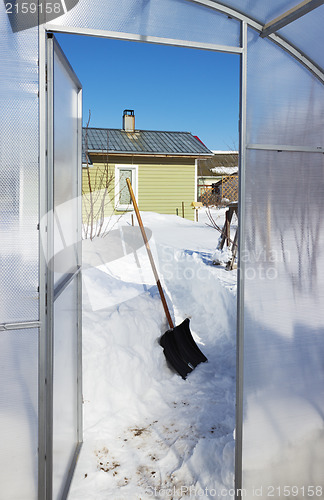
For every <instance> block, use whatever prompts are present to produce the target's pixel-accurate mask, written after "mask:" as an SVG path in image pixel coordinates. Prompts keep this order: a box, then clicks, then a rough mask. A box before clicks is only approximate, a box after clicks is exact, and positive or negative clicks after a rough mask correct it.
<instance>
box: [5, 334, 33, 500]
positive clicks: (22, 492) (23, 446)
mask: <svg viewBox="0 0 324 500" xmlns="http://www.w3.org/2000/svg"><path fill="white" fill-rule="evenodd" d="M37 367H38V330H37V329H29V330H11V331H0V380H1V384H0V443H1V445H0V476H1V485H0V497H1V498H3V499H5V500H17V499H24V500H34V499H35V500H36V499H37V481H38V470H37V467H38V460H37V447H38V368H37Z"/></svg>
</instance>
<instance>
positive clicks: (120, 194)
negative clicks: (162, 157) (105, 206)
mask: <svg viewBox="0 0 324 500" xmlns="http://www.w3.org/2000/svg"><path fill="white" fill-rule="evenodd" d="M127 178H128V179H130V181H131V184H132V187H133V191H134V194H135V198H136V199H137V165H116V167H115V200H116V209H117V210H133V204H132V200H131V197H130V194H129V190H128V187H127V183H126V179H127Z"/></svg>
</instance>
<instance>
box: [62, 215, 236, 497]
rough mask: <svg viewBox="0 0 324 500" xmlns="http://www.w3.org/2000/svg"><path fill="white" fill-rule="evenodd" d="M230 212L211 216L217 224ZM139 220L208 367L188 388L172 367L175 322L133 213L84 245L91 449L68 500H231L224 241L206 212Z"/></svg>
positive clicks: (232, 282)
mask: <svg viewBox="0 0 324 500" xmlns="http://www.w3.org/2000/svg"><path fill="white" fill-rule="evenodd" d="M224 212H225V210H224V209H219V210H217V209H214V210H213V215H214V217H215V218H216V219H217V224H218V225H220V226H221V225H222V224H223V221H224ZM142 218H143V222H144V225H145V227H146V228H147V230H148V234H149V235H150V246H151V249H152V251H153V254H154V257H155V261H156V264H157V268H158V272H159V275H160V279H161V283H162V286H163V289H164V291H165V293H166V296H167V301H168V304H169V307H170V311H171V315H172V316H173V317H174V320H175V324H180V323H181V322H182V321H183V320H184V319H185V318H186V317H188V318H190V328H191V332H192V334H193V336H194V338H195V340H196V342H197V344H198V345H199V347H200V349H201V350H202V351H203V353H204V354H205V355H206V356H207V358H208V362H207V363H202V364H200V365H198V366H197V367H196V369H195V370H194V371H193V372H192V373H190V374H189V375H188V377H187V379H186V380H183V379H182V378H181V377H180V376H179V375H178V374H176V373H175V372H173V371H172V370H171V369H170V368H169V367H168V366H167V363H166V360H165V357H164V354H163V350H162V348H161V347H160V345H159V342H158V340H159V338H160V337H161V335H162V334H163V333H164V332H165V331H166V330H167V329H168V325H167V322H166V319H165V315H164V311H163V307H162V304H161V301H160V297H159V294H158V291H157V287H156V284H155V281H154V277H153V273H152V270H151V268H150V264H149V261H148V257H147V254H146V249H145V247H144V246H143V244H142V242H141V236H140V233H139V228H138V227H132V226H131V225H130V220H131V218H130V214H126V215H125V216H124V217H123V218H121V219H120V220H119V221H118V224H116V225H115V226H114V227H113V229H112V231H111V232H110V233H109V234H108V235H107V236H105V237H103V238H97V239H96V240H93V241H92V242H91V241H90V240H86V241H84V242H83V243H84V252H83V253H84V271H83V284H84V293H83V297H84V298H83V395H84V444H83V447H82V451H81V454H80V457H79V460H78V464H77V467H76V471H75V474H74V479H73V482H72V485H71V488H70V493H69V497H68V498H69V500H81V499H87V500H92V499H107V498H112V499H114V500H118V499H120V500H121V499H123V500H124V499H125V500H126V499H131V500H135V499H141V500H146V499H149V498H168V499H171V498H173V499H181V498H188V497H190V496H191V497H194V496H196V497H198V498H214V497H215V496H216V493H217V494H221V495H222V498H228V499H229V498H233V487H234V427H235V356H236V353H235V341H236V339H235V335H236V271H226V270H225V266H224V265H220V266H214V265H212V260H213V257H214V253H215V248H216V246H217V242H218V238H219V233H218V232H217V231H216V230H215V229H213V228H211V227H208V226H207V225H206V223H207V222H208V219H207V216H206V213H205V211H204V209H202V210H200V211H199V222H198V223H197V222H196V223H194V222H190V221H188V220H185V219H181V218H180V217H177V216H170V215H169V216H168V215H160V214H155V213H148V212H144V213H142ZM218 257H222V255H218ZM223 257H224V259H225V260H226V258H227V255H226V254H225V253H224V254H223Z"/></svg>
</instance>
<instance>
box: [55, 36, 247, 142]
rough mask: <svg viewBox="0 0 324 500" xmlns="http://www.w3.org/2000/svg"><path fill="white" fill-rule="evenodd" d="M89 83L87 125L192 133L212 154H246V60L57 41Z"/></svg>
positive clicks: (89, 40) (80, 39)
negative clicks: (242, 66)
mask: <svg viewBox="0 0 324 500" xmlns="http://www.w3.org/2000/svg"><path fill="white" fill-rule="evenodd" d="M56 37H57V39H58V41H59V43H60V45H61V47H62V49H63V50H64V52H65V54H66V56H67V58H68V59H69V61H70V63H71V65H72V67H73V69H74V70H75V72H76V74H77V76H78V78H79V80H80V81H81V83H82V85H83V122H84V123H85V122H86V121H87V117H88V111H89V109H90V110H91V122H90V126H91V127H107V128H121V126H122V113H123V110H124V109H134V111H135V126H136V128H137V129H142V130H176V131H188V132H191V133H192V134H193V135H198V136H199V137H200V139H201V140H202V141H203V142H204V143H205V144H206V146H207V147H209V148H210V149H214V150H215V149H216V150H226V149H237V148H238V118H239V56H237V55H234V54H224V53H216V52H210V51H203V50H197V49H187V48H182V47H170V46H165V45H153V44H147V43H138V42H127V41H119V40H107V39H103V38H93V37H86V36H79V35H65V34H60V35H56Z"/></svg>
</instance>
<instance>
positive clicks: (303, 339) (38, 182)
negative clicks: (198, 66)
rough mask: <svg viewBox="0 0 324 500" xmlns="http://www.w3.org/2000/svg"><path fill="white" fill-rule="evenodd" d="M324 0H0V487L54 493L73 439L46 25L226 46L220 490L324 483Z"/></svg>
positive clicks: (59, 101)
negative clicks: (232, 317) (227, 422)
mask: <svg viewBox="0 0 324 500" xmlns="http://www.w3.org/2000/svg"><path fill="white" fill-rule="evenodd" d="M323 4H324V1H323V0H304V1H303V2H301V3H297V2H296V0H285V1H284V0H272V1H271V2H265V1H263V0H259V1H258V2H256V1H251V0H241V1H238V0H228V1H222V2H217V1H214V0H163V1H161V0H145V1H138V0H123V1H122V2H121V1H117V0H109V1H106V2H100V1H99V0H92V1H91V2H90V1H88V0H79V1H77V0H74V1H69V0H65V1H64V0H62V1H61V2H56V3H55V2H42V1H40V2H39V3H38V9H36V7H35V8H34V7H33V6H34V5H36V4H32V2H27V3H24V2H20V1H19V0H17V1H16V2H13V3H12V4H11V3H6V2H5V3H4V4H2V8H1V13H0V17H1V21H0V33H1V36H0V58H1V59H0V60H1V74H0V82H1V84H0V111H1V112H0V124H1V127H0V145H1V159H2V169H1V173H0V179H1V195H0V213H1V217H0V233H1V246H0V254H1V261H0V262H1V276H0V290H1V300H0V379H1V384H0V435H1V448H0V478H1V482H0V484H1V486H0V490H1V493H0V497H1V498H5V499H6V500H9V499H12V500H21V499H24V500H35V499H38V500H51V499H55V500H63V499H65V498H67V497H68V495H69V490H70V487H71V484H73V474H74V471H75V467H76V463H77V460H78V456H79V454H80V449H81V448H82V441H83V422H82V412H83V410H82V407H83V402H84V401H83V390H82V373H83V367H82V335H81V332H82V293H83V291H82V279H81V274H82V272H81V271H82V248H81V247H82V245H81V239H82V236H81V234H82V208H81V188H82V186H81V184H82V179H81V175H82V168H81V165H82V84H81V83H82V82H81V83H80V81H79V79H78V76H77V75H76V74H75V72H74V71H73V69H72V67H71V65H70V63H69V61H68V59H67V57H66V56H65V55H64V53H63V52H62V50H61V48H60V46H59V44H58V43H57V41H56V35H57V34H62V33H63V34H74V35H84V36H89V37H101V38H107V39H116V40H128V41H134V42H141V43H146V44H160V45H169V46H171V47H173V46H174V47H185V48H188V49H202V50H206V51H215V52H223V53H229V54H237V56H238V57H239V58H240V89H239V92H240V120H239V135H240V144H239V204H238V217H239V237H238V240H239V245H238V265H237V287H238V288H237V328H236V377H235V384H236V394H234V396H233V397H234V398H235V401H236V404H235V409H236V410H235V418H236V424H235V431H234V442H235V452H234V453H235V455H234V457H235V460H234V459H233V470H234V480H233V484H232V486H231V488H230V489H229V490H228V491H227V496H225V494H224V495H223V496H222V497H223V498H228V499H230V498H235V500H239V499H241V498H243V497H244V498H249V499H251V500H252V498H254V497H260V498H268V497H269V496H270V497H271V496H274V497H276V498H280V497H281V496H289V495H291V496H293V497H296V498H300V499H301V498H305V497H308V496H314V497H316V498H324V477H323V470H324V427H323V424H324V365H323V359H324V317H323V313H322V311H323V304H324V222H323V214H322V212H321V210H322V208H323V209H324V86H323V85H324V51H323V46H324V32H323V19H324V5H323ZM206 85H207V86H209V85H210V86H212V82H210V83H209V82H208V80H206ZM108 447H109V445H108ZM81 453H82V452H81ZM212 457H213V454H212V453H211V452H210V453H209V456H208V460H209V461H210V460H212V459H213V458H212ZM234 462H235V463H234ZM116 467H117V465H116ZM216 469H217V468H216V466H215V474H217V471H216ZM186 487H187V486H186ZM188 491H189V490H188ZM183 494H184V492H183ZM187 495H189V493H188V492H187ZM192 496H194V495H192ZM214 496H215V495H214ZM149 497H152V495H151V494H147V498H149ZM184 497H185V494H184ZM212 497H213V495H212V492H211V491H210V496H209V497H208V496H206V497H204V498H212ZM73 498H76V497H73ZM79 498H80V500H81V498H82V497H79ZM84 498H87V497H86V496H85V497H84ZM98 498H99V497H98ZM107 498H108V497H107ZM120 498H140V497H137V496H136V497H135V496H132V495H131V496H127V497H126V496H125V497H123V496H122V492H121V494H120ZM143 498H146V497H143ZM157 498H159V497H158V496H157ZM176 498H178V497H176ZM179 498H181V497H179ZM199 498H200V497H199Z"/></svg>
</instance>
